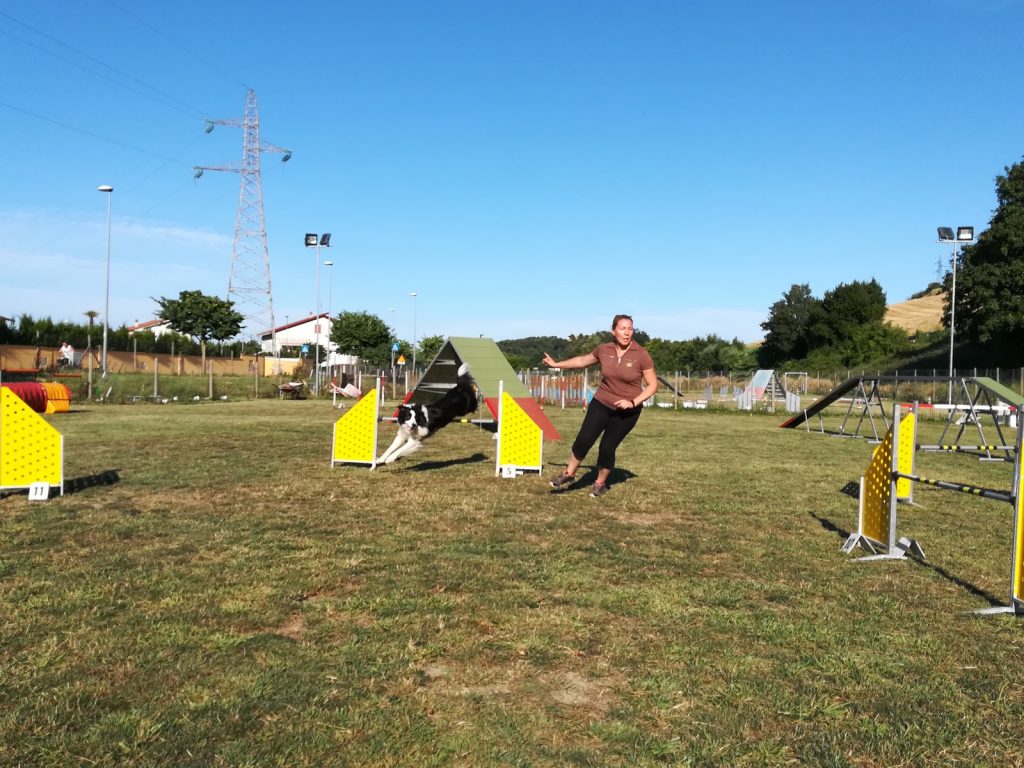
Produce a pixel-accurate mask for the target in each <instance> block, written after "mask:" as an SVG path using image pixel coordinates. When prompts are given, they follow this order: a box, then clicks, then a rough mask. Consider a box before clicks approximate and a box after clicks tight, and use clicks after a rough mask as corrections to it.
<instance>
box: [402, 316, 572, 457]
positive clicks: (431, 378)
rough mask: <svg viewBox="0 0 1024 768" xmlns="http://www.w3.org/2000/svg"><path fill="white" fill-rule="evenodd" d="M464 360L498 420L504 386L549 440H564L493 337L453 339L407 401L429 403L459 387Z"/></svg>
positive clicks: (493, 415) (432, 363)
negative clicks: (458, 379)
mask: <svg viewBox="0 0 1024 768" xmlns="http://www.w3.org/2000/svg"><path fill="white" fill-rule="evenodd" d="M463 363H466V364H467V365H468V366H469V373H470V375H471V376H472V377H473V379H474V380H475V381H476V386H477V389H478V390H479V394H480V397H481V398H482V399H483V401H484V402H485V403H486V404H487V408H488V410H489V411H490V412H491V416H492V417H493V418H494V419H495V420H497V419H498V416H499V412H500V403H501V400H500V398H501V387H502V386H503V387H504V392H505V393H506V394H507V395H509V396H510V397H511V398H512V399H513V400H514V401H515V403H516V405H518V406H519V407H520V408H521V409H522V410H524V411H525V412H526V413H527V414H528V415H529V417H530V418H531V419H533V421H534V423H536V424H537V426H538V427H540V428H541V431H542V432H543V434H544V437H545V438H546V439H548V440H561V439H562V436H561V435H560V434H559V433H558V430H557V429H555V425H554V424H552V423H551V421H550V419H548V417H547V415H546V414H545V413H544V411H542V410H541V408H540V406H539V405H538V404H537V401H536V400H534V399H533V398H532V397H531V396H530V391H529V390H528V389H527V388H526V385H524V384H523V383H522V382H521V381H520V380H519V377H518V376H516V372H515V371H514V370H512V366H511V365H509V364H508V360H506V359H505V355H503V354H502V352H501V350H500V349H498V345H497V344H495V343H494V340H493V339H487V338H483V337H480V338H472V337H459V336H452V337H451V338H449V339H448V341H446V342H445V343H444V346H443V347H441V351H440V352H438V353H437V356H436V357H435V358H434V359H433V361H432V362H431V363H430V365H429V366H427V370H426V371H425V372H424V373H423V377H422V378H421V379H420V382H419V384H417V385H416V389H414V390H413V391H412V392H411V393H410V394H409V396H408V397H406V402H409V401H413V402H416V403H419V404H422V405H429V404H430V403H432V402H434V401H435V400H438V399H439V398H441V397H442V396H443V395H444V393H445V392H447V391H448V390H449V389H451V388H452V387H454V386H455V383H456V380H457V378H458V371H459V366H461V365H462V364H463Z"/></svg>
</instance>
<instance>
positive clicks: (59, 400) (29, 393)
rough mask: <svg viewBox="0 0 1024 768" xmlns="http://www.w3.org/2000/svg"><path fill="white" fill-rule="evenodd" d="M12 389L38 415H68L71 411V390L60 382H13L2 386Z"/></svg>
mask: <svg viewBox="0 0 1024 768" xmlns="http://www.w3.org/2000/svg"><path fill="white" fill-rule="evenodd" d="M0 387H3V388H4V389H10V390H11V391H12V392H14V394H16V395H17V396H18V397H19V398H21V400H22V402H24V403H25V405H27V406H28V407H29V408H31V409H32V410H33V411H35V412H36V413H67V412H68V411H69V410H71V390H70V389H68V387H67V385H66V384H60V383H58V382H50V381H47V382H38V381H12V382H4V383H3V384H0Z"/></svg>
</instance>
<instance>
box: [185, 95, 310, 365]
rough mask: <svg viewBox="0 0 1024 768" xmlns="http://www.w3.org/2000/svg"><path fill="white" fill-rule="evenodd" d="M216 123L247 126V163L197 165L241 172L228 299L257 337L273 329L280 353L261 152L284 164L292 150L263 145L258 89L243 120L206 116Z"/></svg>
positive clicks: (198, 169)
mask: <svg viewBox="0 0 1024 768" xmlns="http://www.w3.org/2000/svg"><path fill="white" fill-rule="evenodd" d="M215 125H230V126H235V127H240V128H241V129H242V166H241V168H239V167H235V166H226V165H221V166H213V165H197V166H194V170H195V172H196V173H195V177H196V178H197V179H198V178H199V177H200V176H202V175H203V171H232V172H234V173H239V174H241V177H242V183H241V189H240V190H239V193H238V212H237V214H236V216H235V240H234V244H233V246H232V250H231V273H230V275H229V277H228V296H227V298H228V301H232V302H234V304H235V309H236V310H237V311H238V312H240V313H241V315H242V317H243V318H245V319H244V322H243V325H244V326H245V328H246V329H247V330H248V332H249V333H250V334H251V335H253V336H257V335H259V334H261V333H264V332H266V331H270V334H271V345H272V349H273V351H272V354H274V355H275V356H276V355H277V354H278V347H277V333H276V332H275V330H274V329H275V326H276V323H275V322H274V300H273V294H272V292H271V288H270V251H269V249H268V248H267V226H266V221H265V219H264V217H263V184H262V182H261V180H260V155H261V154H262V153H263V152H280V153H281V155H282V157H281V161H282V162H287V161H288V160H289V159H290V158H291V156H292V153H291V151H290V150H287V149H283V148H282V147H275V146H273V145H272V144H261V143H260V114H259V108H258V107H257V106H256V92H255V91H254V90H252V89H251V88H250V89H249V92H248V94H247V95H246V99H245V116H244V117H243V118H242V119H241V120H207V121H206V132H207V133H209V132H210V131H212V130H213V127H214V126H215Z"/></svg>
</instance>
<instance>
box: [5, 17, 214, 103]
mask: <svg viewBox="0 0 1024 768" xmlns="http://www.w3.org/2000/svg"><path fill="white" fill-rule="evenodd" d="M0 16H2V17H4V18H5V19H8V20H9V21H13V22H14V23H15V24H18V25H20V26H22V27H24V28H25V29H28V30H30V31H31V32H33V33H35V34H37V35H39V36H40V37H43V38H45V39H46V40H49V41H50V42H51V43H53V44H55V45H59V46H60V47H61V48H65V49H67V50H69V51H71V52H72V53H74V54H75V55H77V56H81V57H82V58H85V59H88V60H89V61H91V62H93V63H95V64H98V65H99V66H101V67H103V68H105V69H108V70H110V71H111V72H113V73H115V74H116V75H118V76H119V77H123V78H125V79H127V80H130V81H132V82H134V83H138V84H139V85H141V86H142V87H143V88H145V89H146V90H147V91H152V92H153V93H147V92H146V91H142V90H139V89H138V88H133V87H132V86H130V85H128V84H126V83H123V82H120V81H118V80H115V79H114V78H111V77H109V76H108V75H105V74H103V73H101V72H97V71H96V70H94V69H90V68H89V67H86V66H83V65H82V64H81V63H79V62H77V61H73V60H72V59H69V58H67V57H66V56H61V55H59V54H57V53H55V52H54V51H51V50H48V49H46V48H44V47H43V46H41V45H38V44H36V43H33V42H31V41H30V40H26V39H25V38H22V37H18V36H17V35H15V34H14V33H13V32H10V31H8V30H0V32H2V33H3V34H5V35H7V36H8V37H12V38H14V39H15V40H17V41H18V42H20V43H22V44H24V45H27V46H30V47H32V48H35V49H36V50H38V51H42V52H43V53H45V54H46V55H48V56H52V57H53V58H55V59H58V60H60V61H63V62H66V63H68V64H70V65H71V66H73V67H77V68H78V69H80V70H82V71H83V72H88V73H89V74H91V75H94V76H96V77H99V78H101V79H103V80H106V81H107V82H109V83H113V84H114V85H117V86H120V87H121V88H125V89H126V90H129V91H131V92H132V93H135V94H137V95H139V96H142V97H144V98H147V99H151V100H153V101H156V102H157V103H159V104H163V106H165V107H169V108H171V109H175V110H177V111H179V112H182V113H184V114H188V115H192V116H198V117H204V116H205V115H204V113H203V112H202V111H201V110H199V109H197V108H196V107H193V106H191V105H189V104H186V103H185V102H183V101H182V100H181V99H178V98H176V97H175V96H172V95H171V94H169V93H165V92H164V91H161V90H160V89H159V88H156V87H154V86H152V85H150V84H149V83H146V82H144V81H142V80H139V79H138V78H137V77H133V76H132V75H129V74H127V73H125V72H122V71H121V70H119V69H117V68H116V67H112V66H111V65H109V64H107V63H106V62H104V61H100V60H99V59H97V58H96V57H94V56H91V55H89V54H88V53H86V52H85V51H80V50H78V49H77V48H74V47H72V46H70V45H68V44H67V43H64V42H62V41H60V40H58V39H57V38H55V37H53V36H52V35H48V34H47V33H46V32H43V31H42V30H40V29H36V28H35V27H33V26H32V25H30V24H26V23H25V22H23V21H21V20H19V19H16V18H14V17H13V16H11V15H10V14H7V13H4V12H3V11H0ZM153 94H157V95H158V96H159V97H160V98H157V97H156V96H154V95H153ZM162 99H168V100H170V102H174V103H168V102H167V101H162ZM179 105H180V106H179ZM183 108H184V109H183Z"/></svg>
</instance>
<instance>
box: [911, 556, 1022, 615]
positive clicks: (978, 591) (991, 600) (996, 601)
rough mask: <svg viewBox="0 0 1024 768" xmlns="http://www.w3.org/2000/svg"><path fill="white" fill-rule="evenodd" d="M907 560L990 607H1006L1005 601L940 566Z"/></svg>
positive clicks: (914, 559)
mask: <svg viewBox="0 0 1024 768" xmlns="http://www.w3.org/2000/svg"><path fill="white" fill-rule="evenodd" d="M907 559H908V560H910V561H912V562H914V563H916V564H917V565H919V566H921V567H922V568H927V569H929V570H930V571H934V572H935V573H937V574H938V575H939V576H941V577H942V578H944V579H946V580H947V581H949V582H951V583H953V584H956V585H957V586H958V587H960V589H962V590H964V591H966V592H969V593H970V594H972V595H974V596H975V597H980V598H981V599H982V600H986V601H987V602H988V604H989V605H991V606H992V607H996V606H1000V605H1006V600H1004V599H1000V598H998V597H995V596H994V595H991V594H989V593H988V592H986V591H985V590H984V589H982V588H981V587H979V586H977V585H975V584H971V582H969V581H964V580H963V579H961V578H960V577H959V576H954V575H953V574H951V573H950V572H949V571H947V570H946V569H945V568H943V567H942V566H941V565H935V564H934V563H929V562H928V561H927V560H918V559H917V558H916V557H908V558H907Z"/></svg>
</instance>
